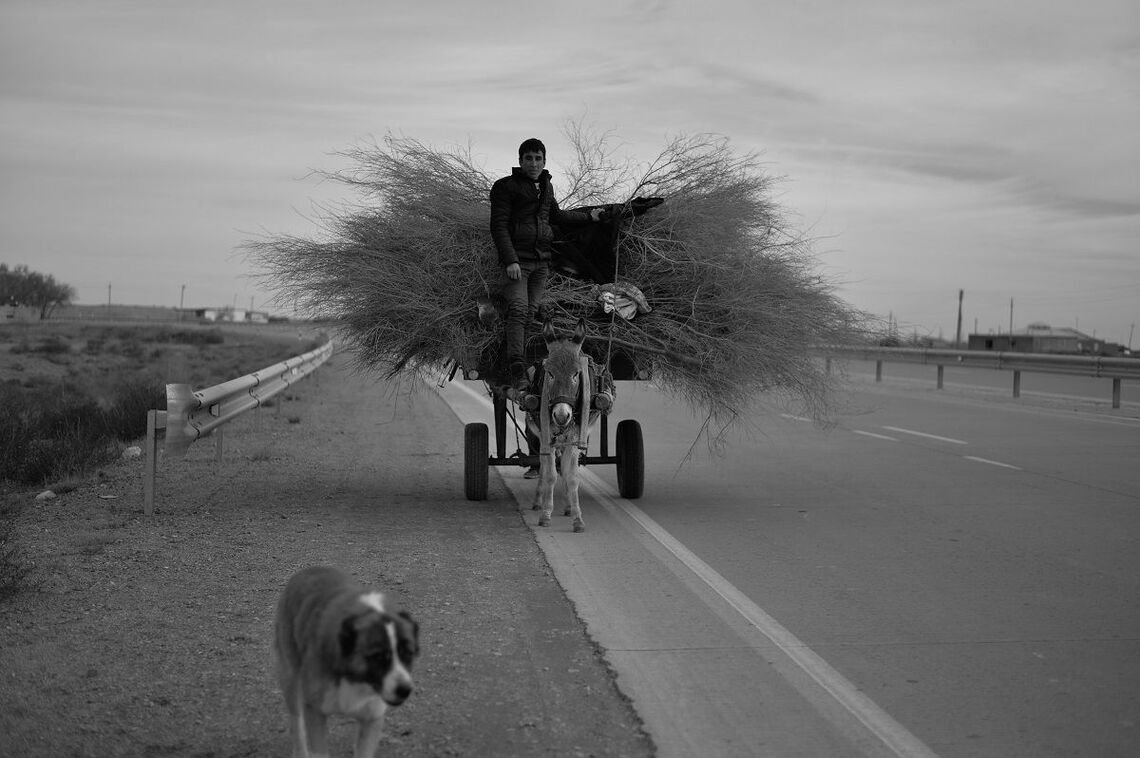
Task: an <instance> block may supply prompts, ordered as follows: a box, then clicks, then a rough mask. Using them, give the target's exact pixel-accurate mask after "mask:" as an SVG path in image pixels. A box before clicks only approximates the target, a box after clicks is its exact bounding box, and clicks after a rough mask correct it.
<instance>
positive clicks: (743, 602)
mask: <svg viewBox="0 0 1140 758" xmlns="http://www.w3.org/2000/svg"><path fill="white" fill-rule="evenodd" d="M453 384H455V385H456V386H458V387H460V388H461V389H463V390H464V391H465V392H466V393H467V394H468V395H469V396H471V397H474V398H477V399H478V400H479V401H480V402H481V403H483V404H485V405H486V406H487V407H488V408H489V407H490V405H491V403H490V400H489V399H488V398H487V396H486V395H484V394H481V393H479V392H476V391H475V390H474V389H473V388H471V387H469V386H466V385H465V383H463V382H456V383H453ZM797 420H798V419H797ZM804 420H808V419H804ZM579 473H580V474H581V476H582V486H583V487H585V488H586V489H587V490H589V493H590V495H591V496H592V497H593V498H594V499H595V500H596V501H597V502H598V503H599V504H600V505H601V506H602V507H603V508H605V509H606V510H608V511H610V512H611V513H612V514H614V515H615V516H617V515H620V514H624V515H625V516H626V517H627V518H629V519H632V520H633V521H634V522H635V523H636V524H637V525H638V526H640V527H641V528H642V529H643V530H645V532H646V534H648V535H649V536H650V537H652V538H653V539H654V540H656V541H657V542H658V543H659V544H660V545H661V546H662V547H663V548H665V549H666V550H667V551H669V552H670V553H671V554H672V555H673V556H674V557H676V558H677V560H678V561H680V562H681V563H682V564H683V565H684V566H685V567H686V568H688V569H689V570H690V571H692V572H693V574H694V575H696V576H697V577H698V578H699V579H700V580H701V581H703V582H704V583H705V585H707V586H708V587H709V589H711V590H712V591H713V592H714V593H716V594H717V595H719V596H720V597H721V598H722V599H724V601H725V602H727V603H728V604H729V605H730V606H731V607H732V608H733V609H734V610H735V611H736V612H737V613H739V614H740V615H741V617H742V618H744V620H745V621H747V622H748V623H749V624H750V625H751V626H752V628H754V629H755V630H756V631H757V632H758V633H759V634H761V635H762V636H764V637H766V638H767V639H768V640H770V641H771V642H772V643H773V644H774V645H775V646H776V647H777V648H778V649H779V650H780V651H781V652H782V653H783V654H784V655H785V656H787V658H788V660H790V661H791V662H792V663H793V664H795V665H796V666H798V667H799V668H800V670H802V671H803V672H804V673H805V674H806V675H807V676H808V677H809V678H810V679H811V681H813V682H814V683H815V684H816V685H817V686H818V687H819V688H820V689H819V690H816V691H814V692H806V691H803V690H801V694H803V695H804V696H805V697H807V698H808V699H809V700H810V701H811V702H813V703H816V707H817V708H819V707H820V705H819V704H820V703H821V702H825V701H827V700H828V699H830V701H833V702H835V703H838V704H839V705H840V706H841V707H842V708H843V709H844V710H845V711H847V712H848V713H849V714H850V715H851V716H852V717H853V718H855V719H856V720H857V721H858V722H859V723H861V724H862V725H863V726H864V727H865V728H866V729H867V731H868V732H869V733H870V734H872V735H874V737H875V738H876V739H877V740H878V741H879V742H880V743H881V744H882V745H883V747H884V748H885V749H886V750H887V751H888V752H889V753H890V754H891V755H893V756H895V758H938V756H937V754H936V753H934V751H933V750H931V749H930V748H929V747H927V746H926V745H925V744H924V743H923V742H922V741H921V740H919V739H918V738H917V737H915V736H914V734H912V733H911V732H910V731H909V730H908V729H907V728H906V727H904V726H903V725H902V724H900V723H898V722H897V721H895V720H894V719H893V718H891V716H890V715H889V714H888V713H887V712H886V711H884V710H883V709H882V708H880V707H879V706H878V705H877V704H876V703H875V702H874V701H872V700H871V699H870V698H869V697H867V696H866V695H864V694H863V693H862V692H860V691H859V689H858V688H857V687H856V686H855V685H854V684H852V683H851V682H850V681H848V680H847V679H846V678H844V677H843V675H842V674H840V673H839V672H838V671H836V670H835V669H834V668H832V667H831V665H830V664H828V663H827V661H825V660H824V659H823V658H821V657H820V656H819V655H818V654H816V653H815V652H814V651H813V650H811V649H810V648H809V647H808V646H807V645H805V644H804V643H803V642H802V641H800V640H799V639H798V638H797V637H796V636H795V635H793V634H792V633H791V632H790V631H788V630H787V629H785V628H784V626H783V625H781V624H780V623H779V622H778V621H776V619H774V618H772V616H770V615H768V614H767V613H766V612H765V611H764V610H763V609H762V608H760V606H758V605H756V603H754V602H752V600H751V599H750V598H748V596H746V595H745V594H744V593H743V592H741V591H740V590H738V589H737V588H736V587H735V586H733V585H732V583H731V582H729V581H728V580H727V579H725V578H724V577H723V576H721V575H720V574H719V573H718V572H717V571H716V570H715V569H714V568H712V567H711V566H709V565H708V564H707V563H705V562H704V561H702V560H701V559H700V558H699V557H697V555H696V554H695V553H693V552H692V551H691V550H689V549H688V548H687V547H685V546H684V545H683V544H681V542H680V541H678V540H677V539H676V538H675V537H674V536H673V535H671V534H670V533H669V532H668V531H666V530H665V529H664V528H663V527H662V526H661V525H660V524H658V523H657V522H656V521H654V520H653V519H651V518H650V517H649V516H648V515H647V514H646V513H645V512H644V511H642V510H641V509H640V508H638V507H637V506H635V505H634V504H633V503H631V502H630V501H628V500H625V499H623V498H622V497H621V496H620V495H619V494H618V492H617V491H616V490H615V489H614V488H613V487H612V486H610V485H609V484H608V483H607V482H605V481H603V480H602V479H601V478H599V477H598V475H597V474H595V473H594V472H592V471H590V470H589V469H587V468H581V469H579ZM792 684H793V686H797V687H802V686H803V685H795V683H794V682H793V683H792Z"/></svg>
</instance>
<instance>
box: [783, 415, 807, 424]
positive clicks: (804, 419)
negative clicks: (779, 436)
mask: <svg viewBox="0 0 1140 758" xmlns="http://www.w3.org/2000/svg"><path fill="white" fill-rule="evenodd" d="M780 418H786V419H789V420H791V421H805V422H808V423H810V422H811V419H810V418H807V417H806V416H796V415H794V414H791V413H781V414H780Z"/></svg>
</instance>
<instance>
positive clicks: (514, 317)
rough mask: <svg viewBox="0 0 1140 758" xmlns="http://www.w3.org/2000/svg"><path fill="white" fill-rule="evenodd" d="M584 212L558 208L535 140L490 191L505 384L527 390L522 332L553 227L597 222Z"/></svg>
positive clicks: (546, 267)
mask: <svg viewBox="0 0 1140 758" xmlns="http://www.w3.org/2000/svg"><path fill="white" fill-rule="evenodd" d="M601 215H602V211H601V209H597V208H596V209H594V210H592V211H590V212H589V213H585V212H582V211H564V210H562V209H561V208H559V207H558V201H557V200H556V199H555V197H554V188H553V186H552V185H551V183H550V172H548V171H547V170H546V146H545V145H544V144H542V142H541V141H540V140H538V139H535V138H533V137H532V138H530V139H528V140H526V141H524V142H523V143H522V144H521V145H519V165H518V166H517V167H516V168H514V169H512V170H511V175H510V176H505V177H503V178H502V179H499V180H498V181H497V182H495V184H494V185H493V186H492V187H491V237H492V239H493V240H494V242H495V249H496V251H497V252H498V255H499V262H500V263H501V264H502V266H503V279H502V282H501V290H500V291H501V293H502V295H503V299H504V300H505V301H506V305H507V312H506V318H505V321H506V356H507V370H508V372H509V382H510V385H511V386H512V387H514V389H515V390H517V391H519V392H522V391H524V390H526V388H527V385H528V379H527V374H526V353H525V346H526V328H527V324H528V323H530V322H531V321H533V320H534V317H535V314H536V312H537V310H538V305H539V303H540V302H541V300H542V296H543V293H544V292H545V290H546V279H547V276H548V275H549V273H550V258H551V253H552V246H551V243H552V242H553V240H554V231H553V229H552V228H551V225H552V224H556V225H559V226H581V225H585V224H588V223H590V222H595V221H598V220H600V218H601Z"/></svg>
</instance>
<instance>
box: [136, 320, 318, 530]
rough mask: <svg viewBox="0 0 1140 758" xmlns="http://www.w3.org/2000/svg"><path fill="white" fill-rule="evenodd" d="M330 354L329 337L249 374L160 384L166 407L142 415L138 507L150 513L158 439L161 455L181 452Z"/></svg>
mask: <svg viewBox="0 0 1140 758" xmlns="http://www.w3.org/2000/svg"><path fill="white" fill-rule="evenodd" d="M332 354H333V343H332V341H331V340H329V341H328V342H326V343H325V344H324V345H321V346H320V347H318V348H316V349H315V350H310V351H309V352H307V353H305V354H303V355H298V356H296V357H295V358H289V359H288V360H284V361H282V362H280V363H276V364H274V365H272V366H269V367H268V368H263V369H261V370H260V371H254V372H253V373H252V374H247V375H245V376H242V377H239V378H237V379H231V380H230V381H228V382H222V383H221V384H217V385H215V386H213V387H207V388H205V389H202V390H198V391H196V392H195V391H194V390H192V389H191V388H190V385H189V384H168V385H166V410H165V411H160V410H152V411H149V412H148V413H147V451H146V452H147V455H146V460H147V464H146V470H145V472H144V475H143V511H144V513H146V514H147V515H150V514H151V513H152V512H153V511H154V478H155V471H156V469H157V458H158V438H159V437H160V436H162V437H164V438H165V444H164V450H165V452H166V454H167V455H179V456H181V455H184V454H185V453H186V451H187V450H188V449H189V447H190V445H192V444H193V443H194V442H196V441H197V440H199V439H201V438H202V437H204V436H206V435H208V434H210V433H211V432H214V431H215V430H217V432H218V434H219V435H220V433H221V429H220V427H221V426H222V425H223V424H225V423H226V422H228V421H231V420H232V419H234V418H235V417H237V416H239V415H241V414H242V413H244V412H245V411H248V410H250V409H252V408H257V407H258V406H260V405H261V404H263V403H264V402H265V401H266V400H268V399H269V398H271V397H273V396H274V395H276V394H277V393H279V392H281V391H282V390H284V389H286V388H287V387H289V386H290V385H292V384H295V383H297V382H298V381H300V380H301V379H303V378H305V377H306V376H308V375H309V374H311V373H312V372H313V371H315V370H316V369H317V367H318V366H320V365H321V364H322V363H324V362H325V361H327V360H328V359H329V357H330V356H332Z"/></svg>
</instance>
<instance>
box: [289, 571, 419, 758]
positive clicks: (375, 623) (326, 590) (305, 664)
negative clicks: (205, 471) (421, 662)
mask: <svg viewBox="0 0 1140 758" xmlns="http://www.w3.org/2000/svg"><path fill="white" fill-rule="evenodd" d="M275 640H276V642H275V645H274V648H275V652H276V658H277V674H278V679H279V680H280V683H281V693H282V695H283V696H284V697H285V706H286V707H287V709H288V711H289V716H290V718H289V729H290V732H291V734H292V740H293V755H294V758H326V757H327V756H328V717H329V716H332V715H340V716H346V717H348V718H350V719H355V720H356V721H357V722H358V724H359V732H358V734H357V739H356V750H355V752H354V755H355V756H356V758H373V756H375V755H376V749H377V747H378V745H379V743H380V737H381V731H382V729H383V726H384V714H385V713H386V712H387V710H388V708H389V707H394V706H398V705H400V704H401V703H403V702H404V701H405V700H407V699H408V696H409V695H411V694H412V673H411V670H412V663H413V662H414V661H415V659H416V657H417V656H418V655H419V624H417V623H416V621H415V620H413V619H412V617H411V616H410V615H409V614H407V613H406V612H403V611H399V612H396V613H390V612H389V611H387V610H386V609H385V607H384V596H383V595H382V594H381V593H379V592H376V591H373V590H369V589H367V588H365V587H364V586H363V585H361V584H360V583H358V582H357V581H355V580H354V579H352V578H351V577H349V576H347V575H346V574H344V573H343V572H341V571H339V570H337V569H335V568H331V567H328V566H313V567H310V568H306V569H302V570H301V571H299V572H297V573H296V574H294V575H293V577H292V578H291V579H290V580H289V583H288V584H287V585H286V586H285V590H284V592H282V594H281V600H280V602H278V604H277V621H276V630H275Z"/></svg>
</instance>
